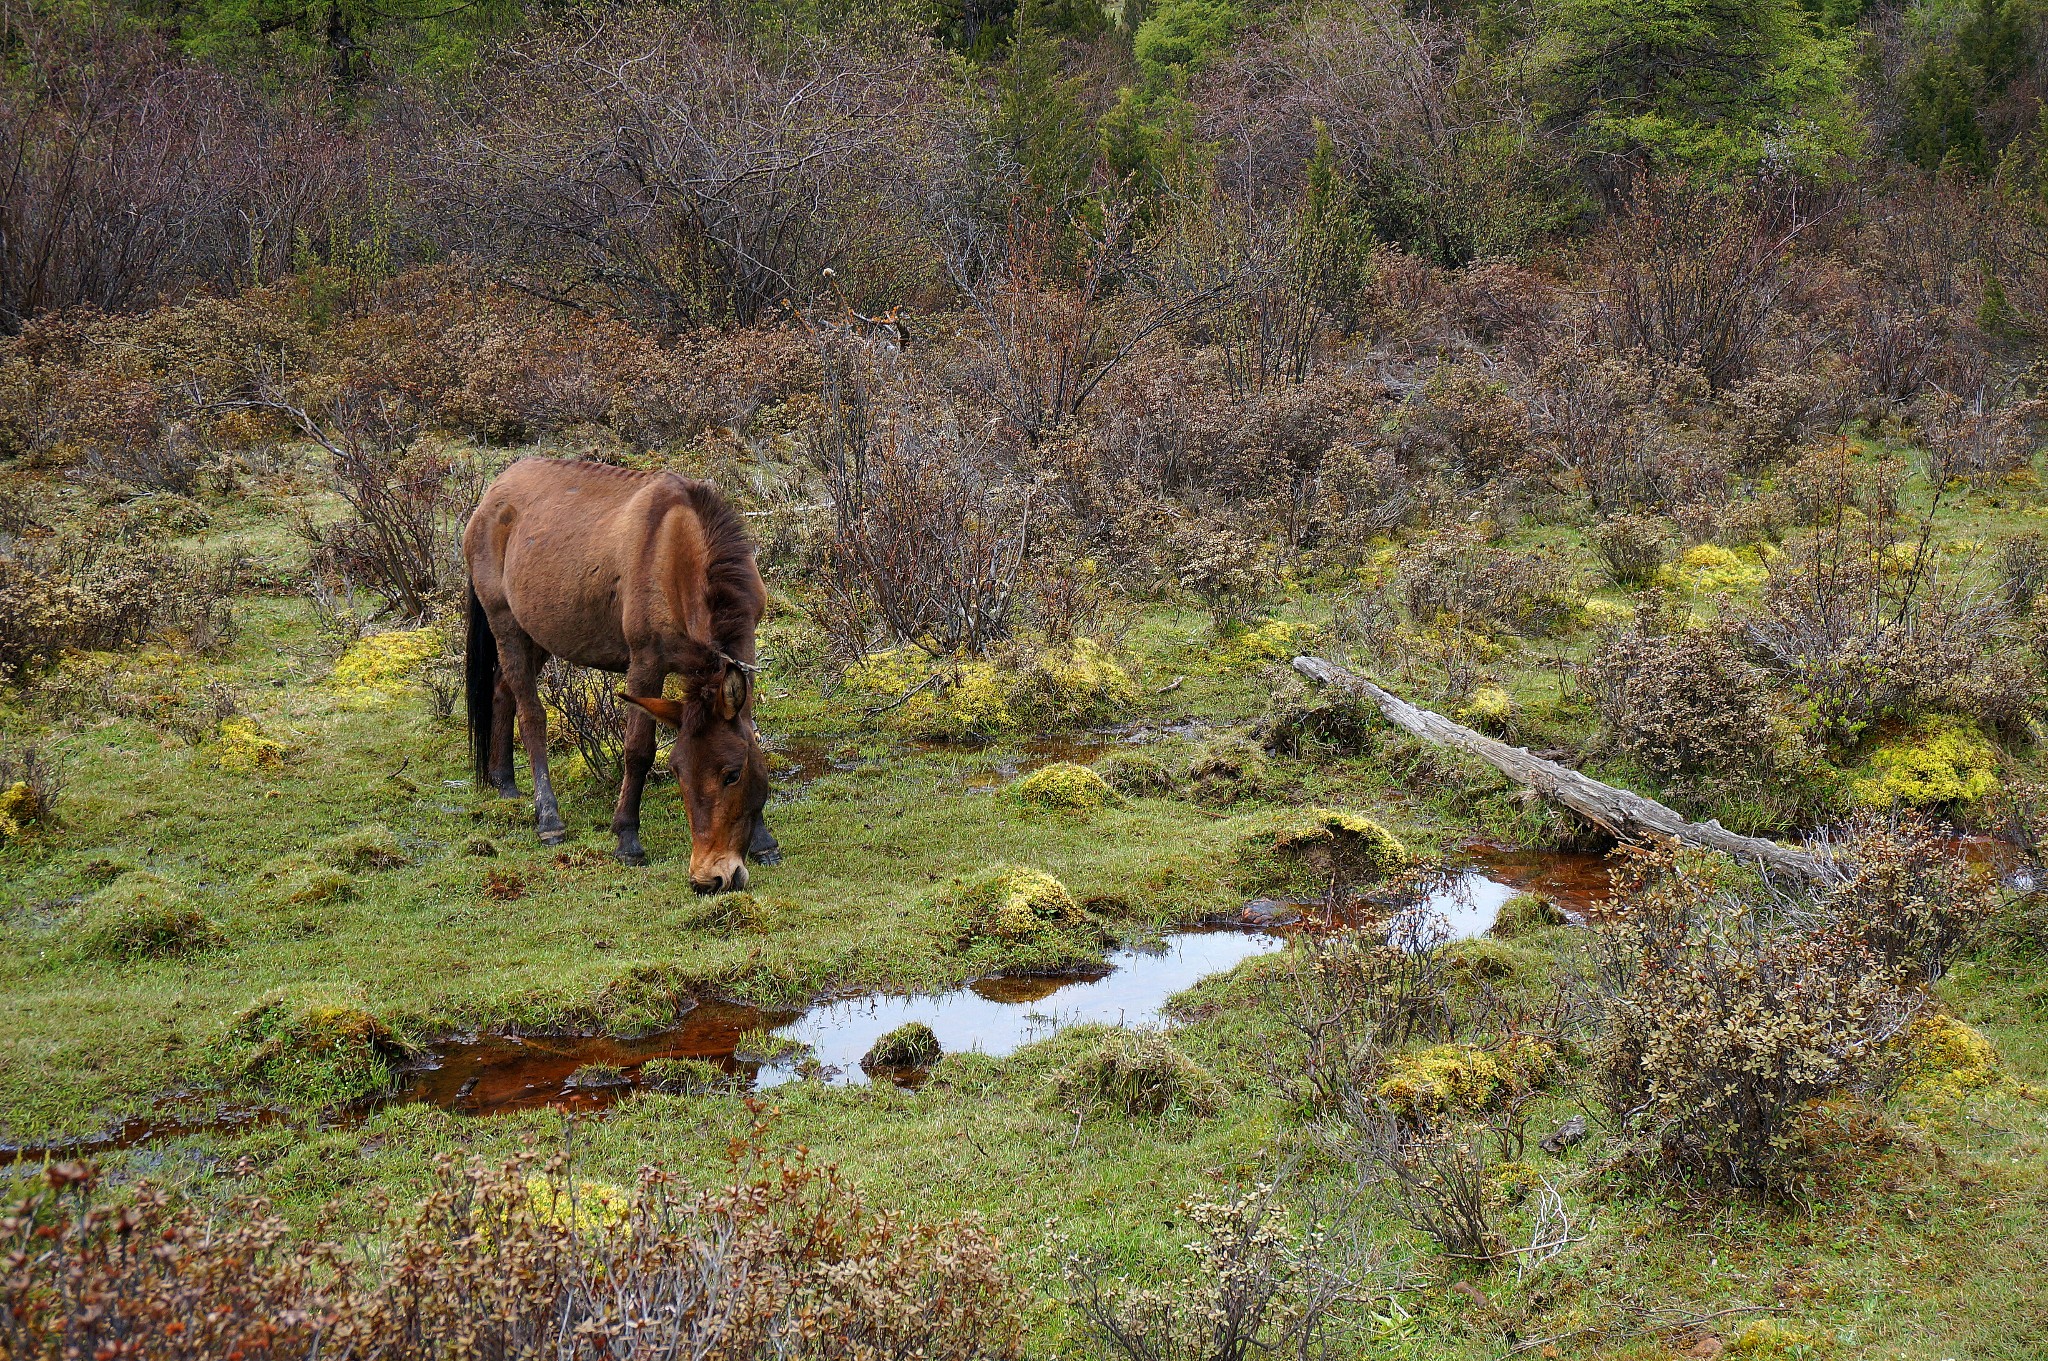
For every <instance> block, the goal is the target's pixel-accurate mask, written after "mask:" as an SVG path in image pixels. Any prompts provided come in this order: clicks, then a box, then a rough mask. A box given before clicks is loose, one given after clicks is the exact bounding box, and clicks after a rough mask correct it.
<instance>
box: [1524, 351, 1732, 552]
mask: <svg viewBox="0 0 2048 1361" xmlns="http://www.w3.org/2000/svg"><path fill="white" fill-rule="evenodd" d="M1696 381H1697V379H1696V375H1693V374H1691V373H1689V372H1688V371H1687V370H1685V369H1683V368H1680V367H1673V366H1668V365H1667V366H1663V367H1662V368H1658V367H1653V366H1652V365H1650V364H1647V363H1645V362H1644V359H1643V356H1641V355H1639V354H1614V353H1612V352H1611V351H1609V350H1608V349H1606V348H1605V347H1603V346H1600V345H1597V344H1594V343H1593V342H1592V341H1590V340H1589V339H1588V338H1586V337H1584V336H1566V337H1561V338H1560V339H1559V340H1558V341H1557V342H1556V343H1554V344H1552V345H1550V346H1548V347H1547V348H1546V350H1545V352H1544V354H1543V356H1542V358H1541V360H1540V361H1539V362H1538V363H1537V364H1536V366H1535V372H1534V373H1533V374H1532V375H1531V377H1530V378H1529V380H1528V381H1527V382H1526V383H1525V384H1524V385H1523V387H1522V393H1523V400H1524V402H1525V404H1526V408H1527V411H1528V424H1529V443H1530V446H1531V448H1530V452H1531V453H1532V454H1533V455H1534V456H1535V457H1537V458H1538V459H1541V460H1543V461H1547V462H1548V463H1549V464H1550V466H1551V467H1552V468H1553V469H1554V470H1555V474H1556V476H1557V477H1558V479H1559V481H1560V482H1562V483H1563V485H1564V487H1565V488H1566V489H1567V490H1569V491H1575V492H1580V493H1583V494H1584V495H1585V496H1586V497H1587V499H1588V500H1590V501H1591V502H1592V504H1593V508H1594V509H1595V510H1598V511H1603V512H1616V511H1621V510H1625V509H1628V508H1629V507H1636V506H1649V507H1655V506H1662V505H1666V504H1670V503H1673V502H1677V501H1682V500H1685V499H1688V497H1687V493H1688V492H1689V491H1691V490H1692V489H1693V487H1694V486H1696V485H1697V484H1700V483H1707V482H1712V481H1714V480H1715V475H1716V473H1717V471H1718V470H1717V469H1716V468H1715V467H1714V466H1713V460H1711V459H1702V458H1700V457H1699V451H1697V450H1685V451H1681V450H1677V449H1674V448H1672V447H1671V440H1670V436H1669V432H1668V427H1669V423H1670V419H1671V417H1670V414H1669V413H1668V411H1667V407H1670V406H1672V405H1675V404H1678V403H1680V402H1681V401H1682V398H1683V396H1684V395H1685V394H1684V389H1685V387H1686V385H1687V383H1688V382H1696Z"/></svg>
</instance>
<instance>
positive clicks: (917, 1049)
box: [860, 1021, 945, 1073]
mask: <svg viewBox="0 0 2048 1361" xmlns="http://www.w3.org/2000/svg"><path fill="white" fill-rule="evenodd" d="M944 1052H945V1051H944V1050H942V1049H941V1048H940V1047H939V1037H938V1036H937V1035H934V1034H933V1033H932V1028H931V1027H930V1026H928V1025H926V1024H925V1023H924V1022H923V1021H909V1022H906V1023H904V1024H903V1025H899V1026H897V1027H896V1028H895V1029H894V1030H892V1031H890V1032H889V1033H888V1034H886V1035H884V1036H882V1038H880V1039H879V1040H876V1041H875V1042H874V1044H873V1045H871V1046H869V1048H868V1052H867V1053H865V1054H863V1055H861V1060H860V1067H861V1071H862V1072H864V1073H872V1072H874V1071H875V1070H876V1069H878V1068H929V1067H931V1066H932V1065H933V1064H935V1063H937V1062H938V1061H939V1059H940V1057H941V1056H942V1055H943V1053H944Z"/></svg>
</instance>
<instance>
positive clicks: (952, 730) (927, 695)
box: [845, 648, 1016, 741]
mask: <svg viewBox="0 0 2048 1361" xmlns="http://www.w3.org/2000/svg"><path fill="white" fill-rule="evenodd" d="M845 684H846V688H847V689H848V690H850V691H852V692H854V693H855V694H859V695H865V696H871V697H873V698H875V699H878V700H882V701H884V702H891V703H893V702H894V701H896V700H898V699H901V698H902V697H903V696H904V695H909V696H910V698H909V699H907V700H904V701H903V702H902V703H901V704H899V705H897V707H896V708H895V709H893V710H891V711H890V712H889V721H890V723H892V724H893V725H894V726H896V727H898V728H901V729H903V730H904V731H905V732H908V733H910V734H911V735H912V736H915V737H926V738H934V739H938V740H943V741H986V740H987V739H989V738H992V737H997V736H1000V735H1001V734H1003V733H1005V732H1007V731H1009V730H1010V729H1011V728H1013V727H1015V726H1016V716H1015V715H1014V714H1012V713H1011V712H1010V704H1009V686H1008V685H1007V684H1006V683H1005V679H1004V677H1003V675H1002V673H1001V672H999V671H998V670H997V669H996V668H995V666H993V665H992V664H990V663H988V662H982V661H965V662H962V661H947V662H933V661H932V660H930V659H929V658H927V657H926V656H925V655H924V654H923V653H921V652H918V651H916V650H915V649H913V648H897V649H895V650H894V651H891V652H882V653H877V654H876V655H875V656H872V657H870V658H868V659H867V660H866V661H864V662H862V663H861V664H860V665H858V666H856V667H854V668H852V669H851V670H849V671H848V672H847V673H846V678H845ZM920 686H921V687H923V688H922V689H920V688H919V687H920ZM912 691H916V693H915V694H912V693H911V692H912Z"/></svg>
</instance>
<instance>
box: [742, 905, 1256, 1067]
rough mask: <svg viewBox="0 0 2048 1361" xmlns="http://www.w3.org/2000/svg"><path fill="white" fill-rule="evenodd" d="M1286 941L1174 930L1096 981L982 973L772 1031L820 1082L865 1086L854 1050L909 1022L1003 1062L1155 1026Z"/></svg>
mask: <svg viewBox="0 0 2048 1361" xmlns="http://www.w3.org/2000/svg"><path fill="white" fill-rule="evenodd" d="M1284 944H1285V942H1284V941H1282V940H1281V938H1280V937H1278V936H1271V935H1264V934H1259V933H1255V932H1250V931H1189V932H1177V933H1175V934H1174V935H1171V936H1168V937H1167V938H1166V941H1165V945H1164V948H1162V949H1159V950H1157V951H1142V950H1118V951H1115V952H1114V953H1112V954H1111V955H1110V956H1109V964H1110V969H1109V972H1107V973H1104V974H1099V975H1096V976H1093V977H1078V978H1076V977H1067V978H985V979H982V980H980V981H979V982H976V983H972V984H969V985H968V986H967V987H964V988H961V989H958V990H957V991H954V992H947V993H940V994H938V995H936V996H925V997H862V998H857V999H855V1000H852V1001H846V1002H831V1003H826V1004H824V1005H821V1006H817V1007H813V1008H812V1009H811V1010H810V1011H808V1012H806V1013H804V1015H803V1016H801V1017H799V1018H798V1019H797V1020H795V1021H794V1022H792V1023H790V1024H788V1025H785V1026H783V1027H781V1028H780V1029H779V1030H777V1031H776V1033H777V1034H778V1035H783V1036H786V1037H787V1038H789V1039H792V1040H796V1041H799V1042H801V1043H804V1044H808V1045H810V1046H811V1049H812V1056H813V1057H814V1058H815V1059H816V1061H817V1062H819V1063H820V1064H822V1065H823V1066H824V1072H823V1074H822V1076H823V1077H825V1079H826V1080H827V1081H831V1082H851V1083H859V1082H865V1081H866V1080H867V1078H866V1076H865V1075H864V1074H863V1073H862V1072H861V1070H860V1060H861V1056H862V1055H864V1054H866V1053H867V1052H868V1050H869V1049H870V1048H871V1047H873V1045H874V1042H875V1041H876V1040H878V1039H880V1038H881V1037H882V1036H883V1035H886V1034H887V1033H888V1032H890V1031H891V1030H894V1029H895V1028H896V1027H898V1026H900V1025H906V1024H908V1023H909V1022H912V1021H922V1022H924V1023H925V1024H926V1025H928V1026H930V1027H931V1028H932V1033H933V1034H935V1035H937V1036H938V1037H939V1045H940V1047H941V1048H942V1049H944V1050H945V1052H946V1053H948V1054H957V1053H962V1052H975V1053H982V1054H987V1055H989V1056H990V1057H992V1058H1000V1057H1002V1056H1003V1055H1005V1054H1009V1053H1011V1052H1012V1051H1014V1050H1016V1049H1019V1048H1021V1047H1023V1046H1024V1045H1027V1044H1031V1043H1033V1042H1034V1041H1037V1040H1042V1039H1044V1038H1046V1037H1047V1036H1048V1035H1051V1034H1052V1033H1053V1032H1054V1031H1055V1030H1058V1029H1060V1028H1062V1027H1064V1026H1071V1025H1080V1024H1083V1023H1087V1022H1101V1023H1103V1024H1106V1025H1125V1026H1144V1025H1156V1024H1158V1023H1159V1021H1160V1020H1161V1015H1160V1008H1161V1007H1162V1006H1164V1005H1165V1003H1166V999H1167V998H1169V997H1171V996H1173V995H1174V994H1175V993H1177V992H1182V991H1185V990H1186V989H1188V988H1191V987H1193V986H1194V985H1195V984H1197V983H1199V982H1201V981H1202V980H1203V979H1204V978H1208V977H1210V976H1211V975H1212V974H1220V973H1227V972H1229V971H1230V970H1231V969H1234V968H1236V967H1237V966H1238V965H1239V964H1241V963H1243V962H1244V961H1245V960H1247V959H1251V958H1253V957H1254V956H1257V955H1265V954H1272V953H1273V952H1274V951H1276V950H1279V949H1281V948H1283V946H1284ZM794 1076H796V1069H795V1067H794V1066H793V1065H777V1066H774V1067H769V1068H764V1069H762V1071H761V1072H760V1074H759V1076H758V1077H757V1078H756V1083H757V1085H759V1086H762V1087H771V1086H774V1085H776V1084H777V1083H781V1082H787V1081H789V1080H790V1078H792V1077H794Z"/></svg>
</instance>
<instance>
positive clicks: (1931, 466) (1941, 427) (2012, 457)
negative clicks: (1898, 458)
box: [1921, 392, 2048, 487]
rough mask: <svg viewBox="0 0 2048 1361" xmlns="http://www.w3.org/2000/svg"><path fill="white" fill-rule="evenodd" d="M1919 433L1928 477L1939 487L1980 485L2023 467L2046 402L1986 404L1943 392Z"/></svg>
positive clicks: (2029, 458)
mask: <svg viewBox="0 0 2048 1361" xmlns="http://www.w3.org/2000/svg"><path fill="white" fill-rule="evenodd" d="M1929 405H1930V406H1931V407H1932V410H1931V411H1930V412H1929V416H1928V420H1927V422H1926V425H1925V428H1924V429H1923V431H1922V434H1921V443H1922V444H1923V446H1924V447H1925V448H1926V450H1927V479H1928V481H1930V482H1932V483H1933V484H1934V485H1935V486H1937V487H1945V486H1947V485H1948V484H1949V483H1951V482H1955V481H1961V482H1969V483H1972V484H1976V485H1983V484H1984V483H1987V482H1990V481H1991V480H1993V479H1995V478H1999V477H2003V476H2005V475H2006V474H2007V473H2011V472H2017V471H2018V470H2020V469H2022V468H2025V467H2027V466H2028V465H2029V464H2030V463H2031V462H2032V461H2033V457H2034V450H2035V447H2036V445H2037V443H2038V441H2037V440H2036V438H2035V433H2036V429H2037V427H2038V426H2039V423H2040V421H2041V419H2042V417H2043V415H2044V414H2048V404H2043V403H2040V402H2023V403H2019V404H2016V405H2013V406H2004V407H1993V408H1990V409H1986V407H1985V406H1984V403H1983V401H1982V400H1981V399H1980V400H1978V401H1976V402H1965V401H1963V400H1962V399H1961V398H1959V397H1956V396H1953V395H1952V394H1949V393H1946V392H1943V393H1938V394H1936V395H1935V397H1934V399H1933V400H1932V402H1930V404H1929Z"/></svg>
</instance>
